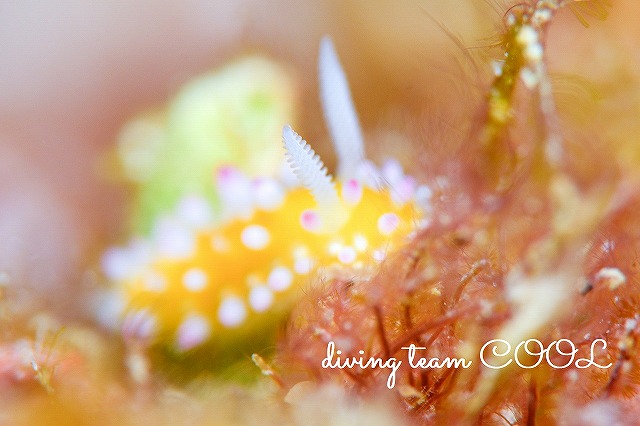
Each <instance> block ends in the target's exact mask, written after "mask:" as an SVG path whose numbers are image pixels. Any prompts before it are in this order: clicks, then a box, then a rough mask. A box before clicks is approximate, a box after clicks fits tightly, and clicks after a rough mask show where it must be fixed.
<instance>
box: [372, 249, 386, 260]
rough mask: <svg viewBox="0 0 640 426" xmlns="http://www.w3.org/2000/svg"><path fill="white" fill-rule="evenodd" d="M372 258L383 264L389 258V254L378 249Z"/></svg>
mask: <svg viewBox="0 0 640 426" xmlns="http://www.w3.org/2000/svg"><path fill="white" fill-rule="evenodd" d="M371 256H372V257H373V260H375V261H377V262H382V261H383V260H384V259H385V258H386V257H387V253H386V252H385V251H384V250H381V249H378V250H374V251H373V253H372V255H371Z"/></svg>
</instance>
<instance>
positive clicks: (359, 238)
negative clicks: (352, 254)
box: [353, 234, 369, 253]
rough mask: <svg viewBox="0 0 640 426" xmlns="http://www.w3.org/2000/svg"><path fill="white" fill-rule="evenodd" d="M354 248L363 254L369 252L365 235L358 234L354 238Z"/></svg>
mask: <svg viewBox="0 0 640 426" xmlns="http://www.w3.org/2000/svg"><path fill="white" fill-rule="evenodd" d="M353 246H354V247H355V248H356V250H357V251H358V252H360V253H362V252H364V251H366V250H367V247H368V246H369V243H368V242H367V239H366V238H365V237H364V235H361V234H358V235H356V236H355V237H354V238H353Z"/></svg>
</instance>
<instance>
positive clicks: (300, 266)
mask: <svg viewBox="0 0 640 426" xmlns="http://www.w3.org/2000/svg"><path fill="white" fill-rule="evenodd" d="M312 268H313V261H312V260H311V259H309V258H308V257H301V258H299V259H296V261H295V263H294V265H293V270H294V271H296V273H298V274H300V275H304V274H308V273H309V272H311V269H312Z"/></svg>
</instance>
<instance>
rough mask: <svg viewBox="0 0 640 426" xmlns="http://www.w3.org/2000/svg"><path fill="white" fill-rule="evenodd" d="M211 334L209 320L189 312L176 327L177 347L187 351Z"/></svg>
mask: <svg viewBox="0 0 640 426" xmlns="http://www.w3.org/2000/svg"><path fill="white" fill-rule="evenodd" d="M210 335H211V326H210V325H209V321H208V320H207V319H206V318H205V317H203V316H201V315H196V314H191V315H189V316H188V317H187V318H185V320H184V321H182V324H180V327H179V328H178V348H179V349H180V350H181V351H188V350H189V349H193V348H195V347H196V346H199V345H201V344H202V343H203V342H204V341H205V340H207V339H208V338H209V336H210Z"/></svg>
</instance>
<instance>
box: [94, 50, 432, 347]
mask: <svg viewBox="0 0 640 426" xmlns="http://www.w3.org/2000/svg"><path fill="white" fill-rule="evenodd" d="M319 80H320V93H321V100H322V106H323V110H324V113H325V118H326V121H327V124H328V128H329V131H330V134H331V136H332V140H333V142H334V145H335V147H336V151H337V155H338V160H339V165H338V179H337V181H334V179H333V177H332V176H331V175H329V174H328V172H327V169H326V168H325V167H324V165H323V163H322V161H321V160H320V158H319V156H318V155H316V154H315V152H314V150H313V149H311V147H310V146H309V145H308V144H307V143H306V142H305V141H304V140H303V139H302V137H301V136H299V135H298V134H297V133H296V132H295V131H294V130H293V129H292V128H291V127H290V126H285V127H284V129H283V131H282V140H283V142H284V149H285V155H286V159H287V160H288V163H289V166H290V169H289V170H288V173H283V174H282V175H281V176H263V177H259V178H252V177H250V176H248V175H247V174H245V173H244V172H242V171H241V170H240V169H238V168H237V167H235V166H230V165H228V166H224V167H221V168H219V169H218V171H217V174H216V179H215V185H216V187H217V188H216V190H217V193H218V194H219V197H220V200H221V203H220V204H221V209H220V211H218V212H213V211H212V208H211V206H210V205H209V204H207V202H206V201H204V200H203V199H202V198H199V197H197V196H190V197H185V198H184V199H183V200H182V201H181V202H180V203H179V204H178V206H177V208H176V210H175V214H173V215H171V216H166V217H164V218H162V219H161V220H159V221H158V223H156V226H155V228H154V232H153V233H152V236H151V238H150V239H146V240H143V239H138V240H135V241H134V242H133V243H131V244H130V245H129V246H128V247H126V248H118V249H111V250H109V251H107V252H106V254H105V256H104V257H103V266H104V269H105V272H106V273H107V275H108V276H109V277H110V278H111V279H112V280H113V281H115V282H116V283H117V290H116V295H117V297H116V298H117V301H119V303H120V304H121V309H122V315H121V327H122V331H123V333H124V336H125V338H128V339H138V340H141V341H146V342H149V343H150V344H161V345H164V346H165V347H167V346H169V347H171V348H172V349H173V350H175V351H176V352H177V353H184V352H187V351H190V350H192V349H195V348H201V347H211V346H213V347H215V346H226V347H229V346H232V345H235V344H237V343H238V342H245V343H249V344H250V343H251V342H252V341H253V340H254V339H258V338H259V337H260V336H261V335H262V334H264V330H265V329H268V328H269V326H270V325H273V324H274V323H276V322H277V321H276V320H275V319H276V318H282V313H283V312H286V311H287V309H288V308H290V306H291V303H293V302H294V301H295V300H296V299H297V298H298V297H299V295H300V292H301V291H303V290H304V289H305V288H308V287H309V286H311V285H313V284H314V283H315V282H317V281H318V280H321V279H322V278H333V277H343V278H345V279H349V278H351V277H354V276H360V275H367V274H371V273H372V272H373V271H374V270H375V268H376V267H377V265H378V264H379V263H380V262H381V261H383V260H384V258H385V256H386V255H387V253H389V252H390V251H391V250H394V249H395V248H397V247H398V246H399V245H401V244H403V242H405V241H406V240H407V238H408V237H409V236H410V235H411V233H412V232H414V231H415V230H416V229H417V228H418V227H419V226H421V224H422V223H424V221H425V219H424V217H425V216H424V211H425V210H424V205H426V203H427V202H428V199H429V196H430V191H429V188H428V187H426V186H424V185H418V184H417V182H416V181H415V179H413V178H412V177H411V176H408V175H406V174H405V173H404V171H403V168H402V166H400V164H399V163H398V162H397V161H393V160H390V161H387V162H386V163H385V164H384V165H383V166H382V167H381V168H378V167H376V166H375V165H373V163H371V162H370V161H368V160H366V159H365V155H364V145H363V137H362V132H361V129H360V125H359V123H358V118H357V115H356V113H355V109H354V107H353V103H352V100H351V94H350V92H349V88H348V84H347V80H346V77H345V75H344V72H343V70H342V68H341V65H340V62H339V60H338V57H337V55H336V53H335V50H334V47H333V45H332V43H331V41H330V40H329V39H328V38H324V39H323V40H322V42H321V46H320V55H319ZM291 171H293V173H291ZM213 218H215V220H214V219H213Z"/></svg>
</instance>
